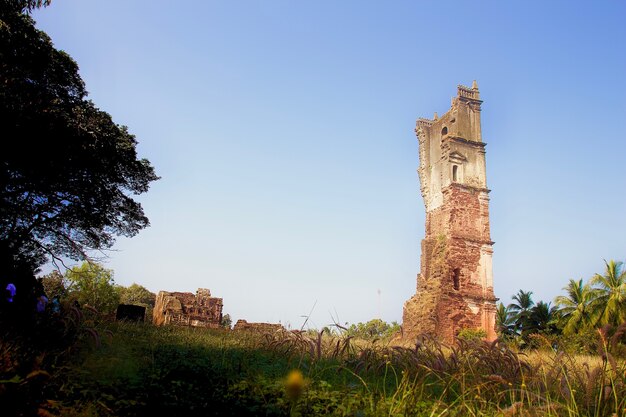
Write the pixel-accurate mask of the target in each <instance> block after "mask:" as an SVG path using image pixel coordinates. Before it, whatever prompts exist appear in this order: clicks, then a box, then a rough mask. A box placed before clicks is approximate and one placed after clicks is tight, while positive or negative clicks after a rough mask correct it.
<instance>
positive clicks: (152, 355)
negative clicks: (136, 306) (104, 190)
mask: <svg viewBox="0 0 626 417" xmlns="http://www.w3.org/2000/svg"><path fill="white" fill-rule="evenodd" d="M110 331H111V334H112V335H113V336H112V338H111V337H103V335H104V331H100V332H99V333H98V335H99V345H98V344H96V343H92V342H89V343H88V344H87V345H84V346H83V351H84V352H87V353H86V354H83V355H81V356H80V361H75V362H68V363H66V364H65V365H64V366H62V367H59V368H56V369H55V370H54V372H51V374H50V377H49V380H48V381H47V384H46V385H45V387H40V388H39V389H41V390H42V397H41V398H42V399H43V400H42V404H40V409H41V410H43V411H45V412H47V413H49V414H50V415H76V416H143V415H153V414H154V415H163V414H168V415H185V416H196V415H197V416H207V415H209V416H210V415H220V416H221V415H233V416H234V415H269V416H274V415H276V416H281V415H303V416H304V415H336V416H355V415H358V416H456V415H458V416H461V415H462V416H466V415H467V416H494V415H499V416H514V415H524V416H593V417H600V416H613V415H617V416H620V415H624V413H625V411H624V408H625V407H626V403H625V400H624V398H626V386H625V384H626V381H625V379H624V378H625V372H626V367H625V365H624V361H623V360H618V359H617V358H615V356H614V350H615V347H616V346H617V345H618V344H619V341H618V339H616V338H609V337H608V336H607V335H606V334H602V333H600V334H599V335H598V337H599V339H600V341H601V343H599V345H601V346H602V350H601V351H600V352H599V354H598V355H597V356H581V355H576V354H572V353H566V352H563V351H555V350H554V349H552V347H551V346H550V345H549V344H547V343H546V346H544V347H543V348H542V349H541V350H538V351H535V352H532V353H529V354H527V353H524V352H518V351H516V350H514V349H512V348H509V347H508V346H507V345H506V344H503V343H500V342H494V343H485V342H479V341H459V342H458V344H457V345H456V346H452V347H449V346H443V345H441V344H439V343H437V342H436V341H434V340H432V339H427V338H423V339H420V340H417V341H416V343H415V344H414V345H412V346H404V347H403V346H391V345H389V344H382V343H380V342H375V343H372V342H363V341H356V340H354V339H353V338H350V337H343V336H337V335H330V334H328V333H327V332H318V333H314V332H307V333H298V332H287V331H283V332H276V333H272V334H258V333H253V332H230V331H223V330H207V329H192V328H174V327H162V328H156V327H153V326H151V325H147V324H130V323H117V324H112V325H111V328H110ZM85 335H87V333H85ZM90 339H93V337H90V338H87V339H86V340H85V341H86V342H88V341H89V340H90ZM85 349H86V350H85ZM294 370H297V372H295V371H294ZM294 372H295V373H294ZM288 375H289V376H290V377H289V381H288V380H287V377H288ZM294 375H296V376H295V377H294ZM298 375H301V376H302V377H299V376H298ZM294 384H295V386H294ZM299 384H300V385H299ZM0 397H1V394H0Z"/></svg>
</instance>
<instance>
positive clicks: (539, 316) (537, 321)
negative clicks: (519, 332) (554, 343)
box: [524, 301, 557, 333]
mask: <svg viewBox="0 0 626 417" xmlns="http://www.w3.org/2000/svg"><path fill="white" fill-rule="evenodd" d="M556 319H557V310H556V307H552V306H550V303H545V302H543V301H539V302H538V303H537V304H535V306H534V307H533V308H531V309H530V313H529V315H528V321H527V325H526V327H525V329H524V332H526V333H538V332H541V333H555V332H556V330H557V328H556Z"/></svg>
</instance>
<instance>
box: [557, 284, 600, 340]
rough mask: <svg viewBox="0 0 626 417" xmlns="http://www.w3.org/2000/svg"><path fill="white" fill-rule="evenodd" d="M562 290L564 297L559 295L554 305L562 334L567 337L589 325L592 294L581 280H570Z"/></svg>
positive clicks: (589, 288)
mask: <svg viewBox="0 0 626 417" xmlns="http://www.w3.org/2000/svg"><path fill="white" fill-rule="evenodd" d="M563 290H565V292H566V295H559V296H558V297H556V298H555V299H554V303H555V304H556V306H557V308H558V309H559V312H560V321H561V326H562V327H563V333H564V334H567V335H569V334H574V333H577V332H578V331H580V330H582V329H584V328H585V327H588V326H589V325H591V323H592V308H591V302H592V301H593V295H594V293H593V291H592V289H591V287H590V286H589V285H588V284H583V280H582V278H581V279H579V280H578V281H574V280H573V279H570V280H569V283H568V284H567V285H566V286H565V287H563Z"/></svg>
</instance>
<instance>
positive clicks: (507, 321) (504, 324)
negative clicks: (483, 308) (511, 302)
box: [496, 303, 515, 338]
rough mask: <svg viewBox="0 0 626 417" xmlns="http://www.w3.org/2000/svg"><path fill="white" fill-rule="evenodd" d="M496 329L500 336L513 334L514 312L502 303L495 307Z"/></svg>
mask: <svg viewBox="0 0 626 417" xmlns="http://www.w3.org/2000/svg"><path fill="white" fill-rule="evenodd" d="M496 329H497V331H498V334H499V335H500V337H505V338H506V337H512V336H515V320H514V314H513V313H512V312H511V310H509V309H508V308H507V307H505V306H504V304H502V303H500V304H498V307H497V309H496Z"/></svg>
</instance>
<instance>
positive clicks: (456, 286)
mask: <svg viewBox="0 0 626 417" xmlns="http://www.w3.org/2000/svg"><path fill="white" fill-rule="evenodd" d="M460 278H461V270H460V269H459V268H454V271H452V285H454V289H455V290H457V291H458V290H459V289H460V288H461V284H460V282H459V280H460Z"/></svg>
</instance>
